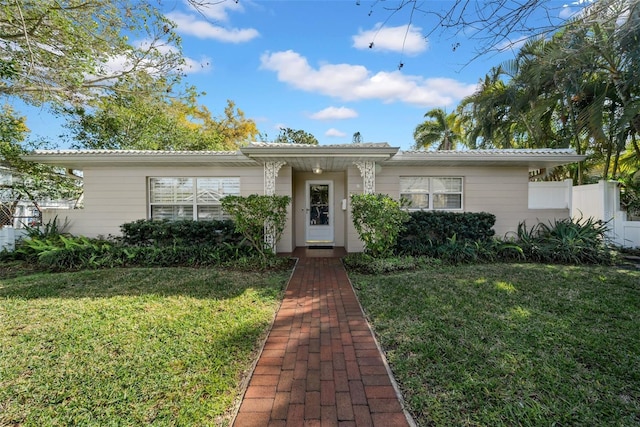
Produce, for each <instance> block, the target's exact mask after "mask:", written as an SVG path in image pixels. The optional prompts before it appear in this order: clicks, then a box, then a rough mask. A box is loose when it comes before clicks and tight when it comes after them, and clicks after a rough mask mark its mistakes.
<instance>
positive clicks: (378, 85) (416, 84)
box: [260, 50, 476, 107]
mask: <svg viewBox="0 0 640 427" xmlns="http://www.w3.org/2000/svg"><path fill="white" fill-rule="evenodd" d="M260 60H261V66H260V67H261V68H262V69H265V70H270V71H274V72H276V74H277V76H278V80H279V81H281V82H283V83H286V84H288V85H290V86H292V87H294V88H297V89H300V90H304V91H306V92H313V93H319V94H322V95H327V96H331V97H334V98H338V99H342V100H344V101H359V100H366V99H379V100H381V101H383V102H385V103H390V102H404V103H407V104H413V105H416V106H420V107H446V106H449V105H452V104H454V102H455V101H456V100H460V99H462V98H464V97H465V96H468V95H471V94H472V93H473V92H474V91H475V90H476V85H475V84H472V85H470V84H465V83H462V82H459V81H457V80H454V79H450V78H424V77H422V76H410V75H405V74H403V73H402V72H400V71H392V72H384V71H380V72H378V73H375V74H374V73H372V72H371V71H369V70H367V68H366V67H364V66H362V65H351V64H322V65H320V66H319V67H318V68H313V67H311V66H310V65H309V62H308V61H307V59H306V58H305V57H303V56H301V55H300V54H299V53H297V52H294V51H292V50H287V51H282V52H274V53H268V52H267V53H264V54H263V55H262V56H261V58H260Z"/></svg>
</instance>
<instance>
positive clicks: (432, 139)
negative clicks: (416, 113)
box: [413, 108, 462, 150]
mask: <svg viewBox="0 0 640 427" xmlns="http://www.w3.org/2000/svg"><path fill="white" fill-rule="evenodd" d="M424 117H427V118H429V119H431V120H425V121H424V122H422V123H420V124H419V125H418V126H416V129H415V131H414V132H413V139H414V140H415V141H416V148H418V149H428V148H430V147H431V146H433V145H434V144H436V143H437V144H438V146H437V148H436V149H437V150H453V149H455V148H456V144H457V143H458V142H460V141H462V138H461V136H460V129H459V127H458V124H457V118H458V116H457V114H456V113H450V114H447V113H446V112H445V111H444V110H443V109H441V108H435V109H433V110H430V111H427V112H426V113H425V115H424Z"/></svg>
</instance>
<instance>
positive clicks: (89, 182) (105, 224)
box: [43, 166, 291, 247]
mask: <svg viewBox="0 0 640 427" xmlns="http://www.w3.org/2000/svg"><path fill="white" fill-rule="evenodd" d="M83 173H84V206H85V207H84V209H75V210H67V209H64V210H55V209H53V210H47V211H45V212H44V215H43V221H44V222H45V223H46V222H47V221H48V220H50V219H52V218H54V217H56V216H57V217H58V220H59V221H60V222H61V223H63V222H64V221H65V219H66V220H68V222H69V227H68V229H67V231H68V232H70V233H72V234H76V235H83V236H87V237H96V236H99V235H103V236H107V235H109V234H111V235H120V234H121V233H120V226H121V225H122V224H124V223H126V222H131V221H135V220H138V219H144V218H148V214H149V213H148V211H149V207H148V189H147V178H148V177H162V176H165V177H181V176H184V177H198V176H211V177H218V176H228V177H236V176H237V177H240V192H241V194H242V195H243V196H248V195H250V194H264V184H263V182H264V172H263V168H262V166H260V167H250V168H238V167H235V168H234V167H225V168H219V167H133V166H132V167H94V168H91V167H87V168H85V169H84V171H83ZM287 179H289V180H290V172H289V178H287V172H286V170H285V169H284V168H283V169H282V170H281V174H280V175H279V176H278V180H277V182H276V185H277V186H278V191H285V190H284V188H283V187H284V186H286V183H287ZM279 194H280V193H279ZM290 228H291V227H289V230H288V232H289V235H290V233H291V231H290ZM284 247H286V244H285V245H284Z"/></svg>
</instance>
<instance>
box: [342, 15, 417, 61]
mask: <svg viewBox="0 0 640 427" xmlns="http://www.w3.org/2000/svg"><path fill="white" fill-rule="evenodd" d="M382 25H383V24H381V23H378V24H376V25H375V26H374V27H373V28H372V29H371V30H366V31H363V30H360V31H359V32H358V34H357V35H355V36H353V47H355V48H356V49H373V50H378V51H383V52H402V53H405V54H407V55H417V54H419V53H422V52H424V51H426V50H427V49H428V48H429V42H428V41H427V38H426V37H424V36H423V35H422V34H421V32H420V31H421V30H422V28H420V27H414V26H413V25H401V26H399V27H383V26H382Z"/></svg>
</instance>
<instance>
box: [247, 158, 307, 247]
mask: <svg viewBox="0 0 640 427" xmlns="http://www.w3.org/2000/svg"><path fill="white" fill-rule="evenodd" d="M236 170H237V169H236ZM243 180H244V178H243V177H241V178H240V188H241V191H242V195H243V196H248V195H249V194H264V185H263V184H262V183H260V185H262V189H260V190H254V191H252V192H250V193H248V194H245V193H244V188H243ZM276 194H277V195H278V196H289V197H291V203H290V204H289V207H288V208H287V225H286V227H285V229H284V232H283V233H282V237H281V238H280V241H279V242H278V245H277V246H276V252H278V253H281V252H293V250H294V249H295V230H294V224H293V215H294V212H295V211H294V208H293V206H294V197H293V171H292V170H291V166H288V165H285V166H283V167H282V168H280V171H279V172H278V177H277V178H276Z"/></svg>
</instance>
